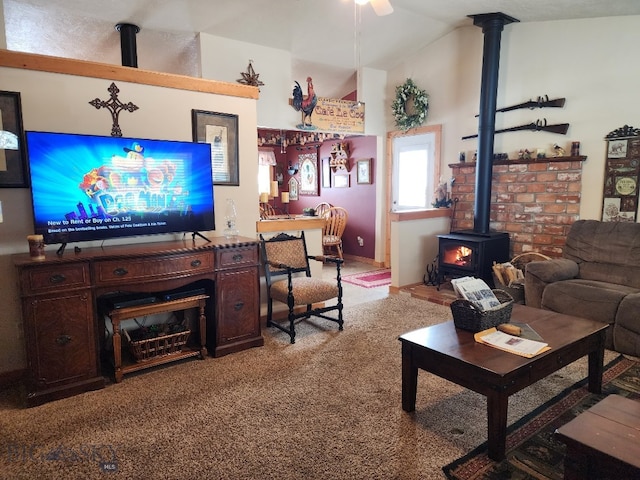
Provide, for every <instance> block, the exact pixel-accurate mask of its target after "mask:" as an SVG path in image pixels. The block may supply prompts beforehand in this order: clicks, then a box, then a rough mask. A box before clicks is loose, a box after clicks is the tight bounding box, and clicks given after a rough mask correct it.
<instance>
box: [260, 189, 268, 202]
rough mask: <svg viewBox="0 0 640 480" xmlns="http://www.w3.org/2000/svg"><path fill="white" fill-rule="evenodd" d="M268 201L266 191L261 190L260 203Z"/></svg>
mask: <svg viewBox="0 0 640 480" xmlns="http://www.w3.org/2000/svg"><path fill="white" fill-rule="evenodd" d="M268 202H269V194H268V193H267V192H262V193H261V194H260V203H268Z"/></svg>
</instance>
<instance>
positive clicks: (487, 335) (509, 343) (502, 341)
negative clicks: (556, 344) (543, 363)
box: [473, 328, 551, 358]
mask: <svg viewBox="0 0 640 480" xmlns="http://www.w3.org/2000/svg"><path fill="white" fill-rule="evenodd" d="M473 337H474V339H475V341H476V342H478V343H484V344H485V345H489V346H491V347H494V348H499V349H500V350H504V351H505V352H509V353H515V354H516V355H520V356H521V357H527V358H531V357H535V356H536V355H539V354H540V353H542V352H546V351H547V350H550V349H551V347H549V345H548V344H546V343H544V342H536V341H535V340H527V339H526V338H522V337H516V336H514V335H509V334H506V333H503V332H500V331H498V330H497V329H496V328H489V329H487V330H483V331H482V332H478V333H476V334H474V336H473Z"/></svg>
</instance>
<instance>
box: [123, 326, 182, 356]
mask: <svg viewBox="0 0 640 480" xmlns="http://www.w3.org/2000/svg"><path fill="white" fill-rule="evenodd" d="M124 334H125V337H126V338H127V342H128V344H129V350H130V351H131V354H132V355H133V357H134V358H135V359H136V362H140V361H143V360H149V359H151V358H155V357H161V356H164V355H171V354H172V353H179V352H181V351H182V347H183V346H184V345H186V344H187V340H188V339H189V335H190V334H191V330H185V331H183V332H178V333H170V334H167V335H159V336H157V337H155V338H149V339H145V340H131V337H130V336H129V332H127V331H126V330H124Z"/></svg>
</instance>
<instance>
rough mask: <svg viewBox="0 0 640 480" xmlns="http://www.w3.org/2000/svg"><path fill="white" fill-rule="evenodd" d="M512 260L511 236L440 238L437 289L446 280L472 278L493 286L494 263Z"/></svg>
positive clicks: (455, 234) (451, 235)
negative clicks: (510, 258)
mask: <svg viewBox="0 0 640 480" xmlns="http://www.w3.org/2000/svg"><path fill="white" fill-rule="evenodd" d="M508 260H509V234H508V233H506V232H493V233H489V234H478V233H475V232H473V231H461V232H453V233H449V234H444V235H438V287H440V284H441V283H442V282H443V281H444V280H445V279H446V278H447V277H450V278H457V277H464V276H467V275H468V276H471V277H477V278H482V279H483V280H484V281H485V282H487V284H488V285H489V286H491V287H492V288H493V287H495V285H494V283H493V275H492V266H493V262H496V263H504V262H507V261H508Z"/></svg>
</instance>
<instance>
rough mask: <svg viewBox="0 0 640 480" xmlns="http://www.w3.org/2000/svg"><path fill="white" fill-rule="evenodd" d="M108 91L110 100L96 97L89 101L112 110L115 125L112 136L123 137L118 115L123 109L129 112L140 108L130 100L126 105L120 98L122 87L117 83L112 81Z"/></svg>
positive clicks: (98, 107) (97, 106) (112, 128)
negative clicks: (117, 85)
mask: <svg viewBox="0 0 640 480" xmlns="http://www.w3.org/2000/svg"><path fill="white" fill-rule="evenodd" d="M107 91H108V92H109V93H110V94H111V98H110V99H109V100H106V101H105V100H100V99H99V98H95V99H93V100H91V101H90V102H89V104H90V105H93V106H94V107H96V108H97V109H98V110H100V108H106V109H108V110H109V111H110V112H111V119H112V120H113V125H112V127H111V136H112V137H121V136H122V130H121V129H120V125H118V115H120V112H121V111H122V110H126V111H127V112H134V111H135V110H138V107H137V106H136V105H134V104H133V103H131V102H129V103H127V104H126V105H125V104H124V103H122V102H121V101H120V100H118V93H120V89H119V88H118V87H116V84H115V83H112V84H111V85H110V86H109V88H108V89H107Z"/></svg>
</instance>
